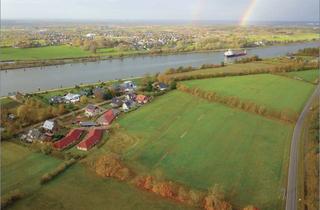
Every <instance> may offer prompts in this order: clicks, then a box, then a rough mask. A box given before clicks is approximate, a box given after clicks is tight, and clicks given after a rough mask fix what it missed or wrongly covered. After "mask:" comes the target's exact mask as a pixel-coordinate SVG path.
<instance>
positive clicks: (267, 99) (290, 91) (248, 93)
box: [183, 74, 314, 112]
mask: <svg viewBox="0 0 320 210" xmlns="http://www.w3.org/2000/svg"><path fill="white" fill-rule="evenodd" d="M183 84H185V85H186V86H188V87H196V88H199V89H202V90H206V91H215V92H217V93H218V94H220V95H225V96H237V97H239V98H240V99H242V100H248V101H252V102H255V103H257V104H259V105H264V106H266V107H269V108H273V109H275V110H279V111H281V110H292V111H294V112H300V110H301V109H302V108H303V105H304V103H305V101H306V100H307V99H308V98H309V96H310V95H311V93H312V91H313V89H314V85H312V84H309V83H306V82H302V81H297V80H292V79H289V78H285V77H281V76H276V75H272V74H259V75H250V76H237V77H225V78H214V79H202V80H190V81H185V82H183Z"/></svg>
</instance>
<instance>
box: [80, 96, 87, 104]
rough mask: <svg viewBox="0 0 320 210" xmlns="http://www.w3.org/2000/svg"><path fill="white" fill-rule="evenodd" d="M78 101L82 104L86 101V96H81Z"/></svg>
mask: <svg viewBox="0 0 320 210" xmlns="http://www.w3.org/2000/svg"><path fill="white" fill-rule="evenodd" d="M80 103H82V104H86V103H88V97H87V96H81V98H80Z"/></svg>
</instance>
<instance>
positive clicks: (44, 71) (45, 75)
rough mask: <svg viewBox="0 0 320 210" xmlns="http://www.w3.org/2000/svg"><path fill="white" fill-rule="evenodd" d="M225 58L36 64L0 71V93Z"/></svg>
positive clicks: (261, 51)
mask: <svg viewBox="0 0 320 210" xmlns="http://www.w3.org/2000/svg"><path fill="white" fill-rule="evenodd" d="M319 46H320V43H319V42H309V43H295V44H290V45H285V46H271V47H264V48H255V49H249V50H247V53H248V55H247V56H252V55H258V56H259V57H261V58H268V57H276V56H283V55H286V54H287V53H292V52H295V51H297V50H299V49H302V48H306V47H319ZM222 61H225V58H224V56H223V52H208V53H188V54H179V55H157V56H140V57H129V58H124V59H113V60H103V61H98V62H89V63H75V64H65V65H58V66H47V67H36V68H27V69H16V70H8V71H0V76H1V77H0V81H1V84H0V92H1V93H0V95H1V96H6V95H8V94H10V93H12V92H16V91H20V92H23V93H28V92H34V91H38V90H39V89H40V90H48V89H53V88H59V87H71V86H74V85H77V84H81V83H93V82H99V81H106V80H113V79H123V78H129V77H136V76H143V75H144V74H147V73H150V74H153V73H157V72H162V71H164V70H165V69H167V68H171V67H179V66H193V67H198V66H200V65H202V64H213V63H214V64H219V63H221V62H222Z"/></svg>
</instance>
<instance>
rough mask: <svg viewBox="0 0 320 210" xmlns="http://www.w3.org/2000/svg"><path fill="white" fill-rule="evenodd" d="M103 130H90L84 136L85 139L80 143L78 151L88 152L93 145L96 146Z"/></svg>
mask: <svg viewBox="0 0 320 210" xmlns="http://www.w3.org/2000/svg"><path fill="white" fill-rule="evenodd" d="M102 134H103V130H102V129H92V130H90V131H89V133H88V134H87V135H86V137H85V139H84V140H83V141H81V142H80V143H79V144H78V145H77V148H78V149H83V150H88V149H90V148H92V147H93V146H94V145H95V144H97V143H98V142H99V141H100V140H101V137H102Z"/></svg>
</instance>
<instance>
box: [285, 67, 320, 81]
mask: <svg viewBox="0 0 320 210" xmlns="http://www.w3.org/2000/svg"><path fill="white" fill-rule="evenodd" d="M287 75H289V76H292V77H298V78H301V79H303V80H305V81H307V82H315V81H316V80H317V79H319V70H318V69H314V70H308V71H295V72H289V73H287Z"/></svg>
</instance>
